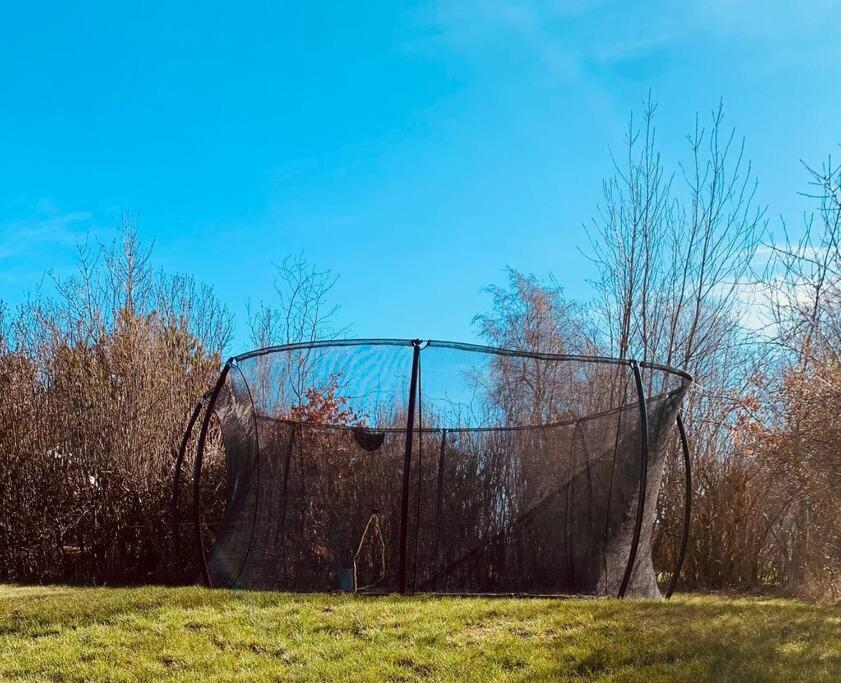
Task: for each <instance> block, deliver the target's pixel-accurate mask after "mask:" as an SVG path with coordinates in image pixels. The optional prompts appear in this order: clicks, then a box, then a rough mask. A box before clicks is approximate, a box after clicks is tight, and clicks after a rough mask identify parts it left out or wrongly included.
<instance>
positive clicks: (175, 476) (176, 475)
mask: <svg viewBox="0 0 841 683" xmlns="http://www.w3.org/2000/svg"><path fill="white" fill-rule="evenodd" d="M206 400H207V394H205V395H204V396H202V397H201V399H200V400H199V402H198V403H196V407H195V408H193V412H192V413H191V415H190V419H189V420H188V421H187V427H186V428H185V429H184V436H183V438H182V439H181V445H180V446H179V448H178V455H177V456H176V457H175V464H174V465H173V473H172V499H171V500H172V504H171V510H170V518H171V524H172V555H173V557H181V534H180V533H179V530H178V529H179V526H180V520H179V519H178V490H179V486H178V485H179V484H180V483H181V467H182V466H183V464H184V456H185V455H186V453H187V444H188V443H189V441H190V437H191V436H192V435H193V427H194V426H195V424H196V420H198V419H199V415H200V414H201V409H202V407H203V406H204V402H205V401H206Z"/></svg>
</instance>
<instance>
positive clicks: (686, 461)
mask: <svg viewBox="0 0 841 683" xmlns="http://www.w3.org/2000/svg"><path fill="white" fill-rule="evenodd" d="M677 431H678V434H680V446H681V448H682V449H683V469H684V471H685V472H686V491H685V493H684V496H685V498H686V502H685V504H684V507H683V537H682V539H681V542H680V553H679V554H678V557H677V563H676V564H675V570H674V572H673V573H672V579H671V581H669V588H668V590H667V591H666V600H668V599H669V598H670V597H672V593H674V591H675V586H676V585H677V580H678V577H679V576H680V570H681V568H682V567H683V560H684V558H685V557H686V546H687V545H688V544H689V523H690V521H691V515H692V459H691V458H690V457H689V439H688V438H687V436H686V428H685V427H684V426H683V418H682V417H681V414H680V413H678V414H677Z"/></svg>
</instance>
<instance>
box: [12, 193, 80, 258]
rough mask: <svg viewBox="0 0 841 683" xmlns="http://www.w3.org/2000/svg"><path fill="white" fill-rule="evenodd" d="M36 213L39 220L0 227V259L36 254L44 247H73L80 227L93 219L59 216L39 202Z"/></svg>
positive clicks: (68, 214)
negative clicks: (50, 245)
mask: <svg viewBox="0 0 841 683" xmlns="http://www.w3.org/2000/svg"><path fill="white" fill-rule="evenodd" d="M33 213H35V214H36V216H34V217H32V218H26V219H16V220H12V221H9V222H7V223H5V224H0V258H2V259H10V258H12V257H16V256H21V255H23V254H32V253H36V252H38V251H39V250H40V249H42V248H43V246H44V245H45V244H57V245H61V246H68V245H71V244H73V243H74V242H75V241H76V236H77V228H78V226H79V224H80V223H82V222H84V221H87V220H90V218H91V214H90V213H89V212H86V211H72V212H58V211H57V210H56V209H55V207H54V206H52V204H51V203H50V202H45V201H41V202H39V203H38V204H37V205H36V206H35V207H34V211H33ZM38 214H40V215H38Z"/></svg>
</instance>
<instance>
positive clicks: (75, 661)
mask: <svg viewBox="0 0 841 683" xmlns="http://www.w3.org/2000/svg"><path fill="white" fill-rule="evenodd" d="M159 679H171V680H183V681H189V680H208V679H214V680H222V681H225V680H227V681H234V680H236V681H241V680H259V681H263V680H292V681H298V680H300V681H334V680H335V681H339V680H371V681H382V680H392V681H402V680H418V679H422V680H440V681H449V680H452V681H456V680H457V681H469V680H475V681H488V680H512V681H533V680H581V679H584V680H601V681H606V680H620V681H621V680H645V681H657V680H664V681H665V680H669V681H671V680H684V681H701V680H715V681H727V680H732V681H746V680H747V681H749V680H780V681H795V680H816V681H817V680H826V681H830V680H834V681H839V680H841V609H839V608H837V607H820V606H816V605H811V604H807V603H802V602H797V601H791V600H764V599H729V598H722V597H711V596H697V597H695V596H693V597H679V598H676V599H674V600H672V601H671V602H665V601H661V602H647V601H646V602H634V601H626V602H620V601H616V600H548V599H508V598H492V599H486V598H484V599H483V598H475V599H471V598H434V597H412V598H400V597H396V596H395V597H383V598H354V597H352V596H334V595H290V594H284V593H255V592H234V591H222V590H212V591H211V590H206V589H202V588H162V587H147V588H125V589H123V588H68V587H23V586H2V585H0V680H62V681H64V680H67V681H82V680H84V681H88V680H114V681H140V680H159Z"/></svg>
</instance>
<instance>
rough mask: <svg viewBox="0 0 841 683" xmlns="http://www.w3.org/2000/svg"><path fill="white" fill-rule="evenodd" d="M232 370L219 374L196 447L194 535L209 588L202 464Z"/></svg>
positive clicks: (228, 363)
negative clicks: (218, 401) (212, 419)
mask: <svg viewBox="0 0 841 683" xmlns="http://www.w3.org/2000/svg"><path fill="white" fill-rule="evenodd" d="M230 369H231V361H230V360H229V361H228V362H227V363H225V367H223V368H222V372H221V373H219V379H218V380H216V386H215V387H213V392H212V393H211V394H210V400H209V401H208V402H207V410H206V411H205V413H204V420H203V421H202V424H201V431H200V432H199V442H198V445H197V446H196V460H195V463H194V464H193V533H194V535H195V541H196V550H197V552H198V554H199V559H200V560H201V570H202V578H204V582H205V584H206V585H207V586H208V587H212V584H211V583H210V573H209V572H208V570H207V557H205V554H204V538H203V537H202V529H201V500H200V498H199V493H200V487H199V484H200V483H201V463H202V458H203V457H204V444H205V442H206V441H207V430H208V427H209V426H210V416H211V415H213V406H214V405H215V404H216V399H217V398H218V397H219V392H220V391H221V389H222V385H223V384H224V383H225V378H226V377H227V376H228V370H230Z"/></svg>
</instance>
